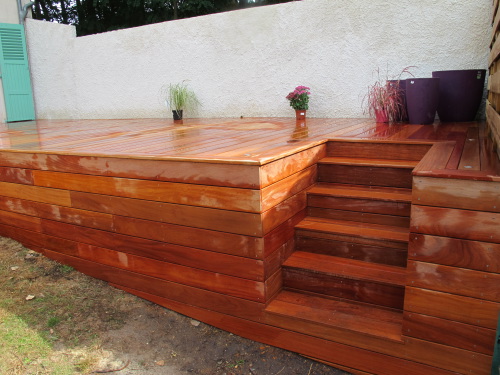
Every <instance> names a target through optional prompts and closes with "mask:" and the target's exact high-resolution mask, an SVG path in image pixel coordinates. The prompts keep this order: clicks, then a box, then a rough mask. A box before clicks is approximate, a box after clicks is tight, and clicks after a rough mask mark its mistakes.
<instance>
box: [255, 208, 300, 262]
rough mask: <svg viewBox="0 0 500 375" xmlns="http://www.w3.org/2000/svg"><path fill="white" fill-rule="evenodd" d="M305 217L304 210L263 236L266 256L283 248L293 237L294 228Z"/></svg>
mask: <svg viewBox="0 0 500 375" xmlns="http://www.w3.org/2000/svg"><path fill="white" fill-rule="evenodd" d="M305 216H306V212H305V210H302V211H299V212H297V213H296V214H295V215H294V216H292V217H291V218H290V219H288V220H286V221H284V222H283V223H281V224H280V225H279V226H277V227H276V228H274V229H273V230H272V231H270V232H269V233H268V234H266V235H265V236H264V239H263V240H264V252H265V256H268V255H269V254H270V253H272V252H273V251H274V250H276V249H277V248H278V247H281V246H283V244H284V243H286V242H288V241H289V240H290V239H292V238H293V237H294V235H295V226H296V225H297V224H298V223H299V222H301V221H302V220H303V219H304V217H305Z"/></svg>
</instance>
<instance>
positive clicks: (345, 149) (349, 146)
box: [326, 141, 432, 160]
mask: <svg viewBox="0 0 500 375" xmlns="http://www.w3.org/2000/svg"><path fill="white" fill-rule="evenodd" d="M431 147H432V146H431V145H426V144H404V143H387V142H383V143H374V142H373V143H372V142H363V143H359V142H342V141H340V142H337V141H335V142H328V144H327V147H326V155H327V156H340V157H351V158H367V159H370V158H376V159H402V160H420V159H422V158H423V157H424V155H425V154H426V153H427V151H429V150H430V148H431Z"/></svg>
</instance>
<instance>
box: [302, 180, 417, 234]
mask: <svg viewBox="0 0 500 375" xmlns="http://www.w3.org/2000/svg"><path fill="white" fill-rule="evenodd" d="M307 205H308V207H309V208H308V215H309V216H316V217H324V218H329V219H338V220H349V221H360V222H366V223H374V224H382V225H394V226H403V227H409V226H410V220H409V217H410V210H411V190H410V189H401V188H400V189H398V188H390V187H381V186H364V185H347V184H327V183H323V184H317V185H315V186H313V187H312V188H310V189H309V190H308V192H307Z"/></svg>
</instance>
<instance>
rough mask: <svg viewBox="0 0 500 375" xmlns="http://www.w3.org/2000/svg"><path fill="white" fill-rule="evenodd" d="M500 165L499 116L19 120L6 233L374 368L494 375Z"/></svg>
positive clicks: (4, 188)
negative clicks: (484, 119)
mask: <svg viewBox="0 0 500 375" xmlns="http://www.w3.org/2000/svg"><path fill="white" fill-rule="evenodd" d="M499 192H500V163H499V161H498V158H497V157H496V154H495V152H494V147H493V146H492V144H491V143H490V142H489V140H488V138H487V137H486V136H485V126H484V124H482V123H464V124H458V123H450V124H435V125H433V126H421V125H404V124H393V125H386V124H375V123H374V122H373V121H371V120H367V119H308V120H307V121H305V122H296V121H295V119H287V118H248V119H246V118H245V119H196V120H194V119H191V120H184V121H183V123H173V122H172V121H170V120H164V119H145V120H87V121H81V120H79V121H73V120H68V121H62V120H58V121H33V122H24V123H16V124H10V125H8V126H7V125H6V124H0V235H3V236H7V237H11V238H14V239H16V240H18V241H20V242H22V243H23V244H24V245H26V246H27V247H29V248H31V249H34V250H37V251H40V252H42V253H44V254H45V255H47V256H48V257H51V258H53V259H56V260H58V261H61V262H63V263H66V264H69V265H71V266H73V267H75V268H76V269H78V270H80V271H82V272H84V273H87V274H89V275H91V276H94V277H97V278H100V279H103V280H106V281H107V282H109V283H111V284H112V285H114V286H116V287H118V288H121V289H124V290H126V291H129V292H131V293H133V294H136V295H138V296H140V297H143V298H146V299H149V300H151V301H153V302H156V303H158V304H160V305H163V306H166V307H168V308H170V309H173V310H176V311H178V312H180V313H183V314H186V315H189V316H191V317H193V318H196V319H199V320H201V321H204V322H206V323H208V324H212V325H214V326H217V327H220V328H222V329H225V330H228V331H231V332H234V333H236V334H239V335H241V336H244V337H248V338H250V339H253V340H256V341H261V342H264V343H267V344H270V345H275V346H279V347H283V348H285V349H288V350H292V351H296V352H299V353H301V354H303V355H306V356H309V357H312V358H315V359H317V360H320V361H323V362H326V363H329V364H331V365H332V366H335V367H338V368H342V369H346V370H347V371H351V372H353V373H359V374H419V375H420V374H443V375H444V374H449V375H451V374H457V373H458V374H478V375H482V374H489V373H490V368H491V361H492V353H493V345H494V341H495V329H496V322H497V318H498V314H499V312H500V288H499V287H498V285H500V256H499V254H500V229H499V228H500V226H499V224H498V223H499V222H500V194H499Z"/></svg>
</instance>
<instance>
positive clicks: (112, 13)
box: [33, 0, 292, 36]
mask: <svg viewBox="0 0 500 375" xmlns="http://www.w3.org/2000/svg"><path fill="white" fill-rule="evenodd" d="M288 1H292V0H35V5H34V7H33V18H35V19H39V20H45V21H52V22H59V23H65V24H71V25H75V26H76V29H77V34H78V36H82V35H89V34H96V33H102V32H106V31H112V30H118V29H125V28H129V27H136V26H142V25H148V24H151V23H156V22H163V21H169V20H175V19H179V18H188V17H196V16H201V15H205V14H210V13H217V12H225V11H229V10H235V9H243V8H247V7H252V6H261V5H269V4H277V3H286V2H288Z"/></svg>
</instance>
